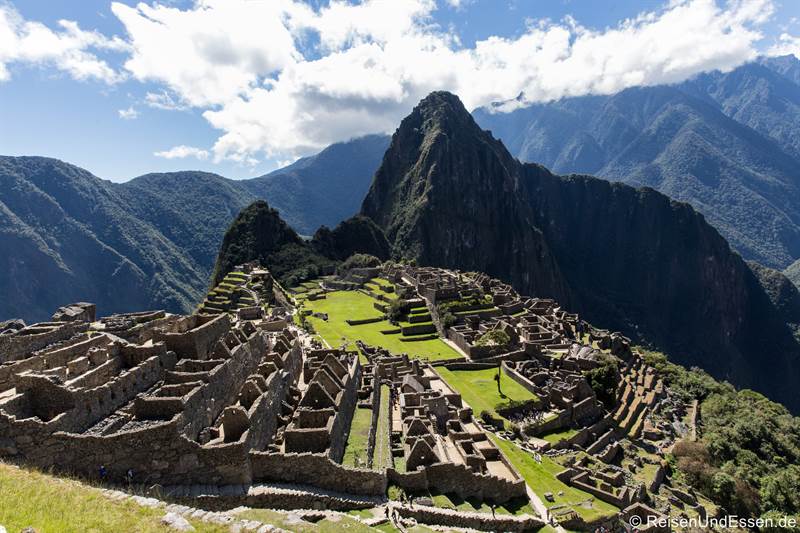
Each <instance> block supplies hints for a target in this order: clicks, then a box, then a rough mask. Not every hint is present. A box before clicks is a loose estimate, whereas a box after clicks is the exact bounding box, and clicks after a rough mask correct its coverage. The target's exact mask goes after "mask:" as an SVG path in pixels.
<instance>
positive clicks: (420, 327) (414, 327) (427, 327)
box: [400, 324, 436, 335]
mask: <svg viewBox="0 0 800 533" xmlns="http://www.w3.org/2000/svg"><path fill="white" fill-rule="evenodd" d="M400 330H401V331H402V332H403V335H424V334H425V333H435V332H436V326H434V325H433V324H411V325H410V326H402V327H401V328H400Z"/></svg>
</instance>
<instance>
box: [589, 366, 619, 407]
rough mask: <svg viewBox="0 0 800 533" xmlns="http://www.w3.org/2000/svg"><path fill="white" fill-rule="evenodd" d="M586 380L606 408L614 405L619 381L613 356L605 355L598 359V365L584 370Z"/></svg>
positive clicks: (617, 367)
mask: <svg viewBox="0 0 800 533" xmlns="http://www.w3.org/2000/svg"><path fill="white" fill-rule="evenodd" d="M584 376H586V381H588V382H589V385H590V386H591V387H592V390H593V391H594V394H595V396H597V399H598V400H600V401H601V402H603V405H605V406H606V407H607V408H609V409H611V408H613V407H614V403H615V402H616V393H617V384H618V383H619V380H620V377H619V364H618V363H617V360H616V359H615V358H614V357H610V356H606V357H604V358H603V359H602V360H601V361H600V366H598V367H597V368H593V369H591V370H587V371H586V372H584Z"/></svg>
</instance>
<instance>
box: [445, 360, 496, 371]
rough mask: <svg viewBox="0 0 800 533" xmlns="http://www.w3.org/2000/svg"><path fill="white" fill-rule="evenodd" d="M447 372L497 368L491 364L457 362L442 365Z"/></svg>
mask: <svg viewBox="0 0 800 533" xmlns="http://www.w3.org/2000/svg"><path fill="white" fill-rule="evenodd" d="M444 366H445V367H447V369H448V370H486V369H487V368H497V365H493V364H491V363H473V362H463V363H462V362H458V363H447V364H445V365H444Z"/></svg>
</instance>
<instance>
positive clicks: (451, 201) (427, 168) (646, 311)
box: [362, 93, 800, 409]
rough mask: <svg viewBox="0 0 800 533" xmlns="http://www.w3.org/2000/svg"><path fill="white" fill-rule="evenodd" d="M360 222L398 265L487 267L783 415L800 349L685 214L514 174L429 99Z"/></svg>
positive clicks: (525, 170) (620, 190) (594, 184)
mask: <svg viewBox="0 0 800 533" xmlns="http://www.w3.org/2000/svg"><path fill="white" fill-rule="evenodd" d="M362 213H363V214H364V215H366V216H369V217H371V218H372V219H373V220H375V221H376V223H377V224H378V225H379V226H381V227H382V228H383V229H384V230H385V232H386V234H387V237H388V239H389V241H390V242H391V243H392V244H393V247H394V253H395V254H396V255H398V256H403V257H407V258H414V259H417V260H418V261H419V262H420V263H421V264H430V265H440V266H447V267H456V268H461V269H465V270H471V269H474V270H483V271H486V272H488V273H490V274H492V275H494V276H497V277H500V278H503V279H505V280H507V281H509V282H511V283H512V284H514V285H515V287H516V288H517V289H518V290H520V292H523V293H528V294H537V295H543V296H553V297H556V298H558V299H559V300H560V301H562V302H566V305H567V307H569V308H571V309H574V310H575V311H579V312H581V313H582V314H583V315H584V317H585V318H587V319H589V320H590V321H592V322H594V323H597V324H599V325H603V326H607V327H610V328H615V329H621V330H623V331H625V332H626V333H628V334H629V335H631V336H633V337H635V338H637V339H639V340H642V341H646V342H650V343H652V344H654V345H656V346H657V347H659V348H661V349H664V350H665V351H667V352H668V353H670V354H671V355H672V356H673V358H674V359H676V360H677V361H679V362H681V363H684V364H688V365H698V366H701V367H703V368H705V369H707V370H708V371H709V372H711V373H713V374H714V375H715V376H717V377H720V378H725V379H730V380H731V381H733V382H735V383H737V384H739V385H742V386H748V387H753V388H756V389H758V390H761V391H763V392H765V393H767V394H770V395H771V396H772V397H773V398H776V399H779V400H781V401H783V402H785V403H787V404H788V405H790V406H791V407H792V408H794V409H797V408H798V407H800V401H798V398H797V397H796V395H795V394H794V393H793V382H796V380H797V378H798V376H800V373H798V360H797V355H796V354H798V353H800V350H799V349H798V346H797V344H796V343H795V341H794V339H793V337H792V335H791V333H790V331H789V330H788V328H787V327H786V324H785V322H784V321H783V320H782V319H781V317H780V313H779V311H778V310H777V309H776V308H775V306H774V305H773V304H772V303H771V302H770V300H769V298H768V297H767V295H766V293H765V292H764V290H763V289H762V287H761V286H760V285H759V283H758V280H757V279H756V277H755V276H754V275H753V273H752V271H751V270H750V269H749V268H748V267H747V265H746V264H745V263H744V262H743V261H742V260H741V258H740V257H739V256H738V255H737V254H735V253H734V252H732V251H731V249H730V247H729V246H728V244H727V242H726V241H725V240H724V239H723V238H722V237H721V236H720V235H719V233H717V231H716V230H715V229H714V228H712V227H711V226H710V225H709V224H708V223H707V222H706V221H705V219H704V218H703V216H702V215H700V214H698V213H697V212H695V211H694V209H692V208H691V207H690V206H689V205H688V204H684V203H680V202H675V201H672V200H670V199H669V198H668V197H666V196H664V195H663V194H660V193H658V192H656V191H654V190H652V189H647V188H644V189H634V188H632V187H630V186H627V185H622V184H619V183H617V184H612V183H609V182H606V181H603V180H599V179H596V178H592V177H588V176H568V177H561V176H556V175H554V174H552V173H551V172H549V171H548V170H547V169H545V168H544V167H541V166H539V165H533V164H526V165H523V164H521V163H519V162H518V161H517V160H515V159H514V158H513V157H511V155H510V154H509V153H508V152H507V150H506V149H505V147H504V146H503V145H502V143H500V142H499V141H496V140H495V139H493V138H492V136H491V134H489V133H488V132H485V131H482V130H480V128H479V127H478V126H477V125H476V124H475V123H474V122H473V121H472V118H471V117H470V115H469V114H468V113H467V112H466V110H465V109H464V108H463V106H461V105H460V102H458V99H457V98H456V97H455V96H453V95H449V94H446V93H434V94H432V95H431V96H429V97H428V98H426V99H425V100H423V101H422V102H421V103H420V104H419V105H418V106H417V108H415V109H414V111H413V112H412V113H411V115H409V117H407V118H406V119H405V120H404V121H403V122H402V124H401V126H400V128H399V129H398V130H397V132H396V133H395V134H394V137H393V138H392V144H391V145H390V147H389V150H388V151H387V153H386V156H385V157H384V161H383V165H382V167H381V168H380V169H379V170H378V172H377V174H376V176H375V180H374V182H373V185H372V188H371V190H370V192H369V193H368V194H367V197H366V199H365V201H364V204H363V207H362Z"/></svg>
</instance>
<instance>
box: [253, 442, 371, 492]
mask: <svg viewBox="0 0 800 533" xmlns="http://www.w3.org/2000/svg"><path fill="white" fill-rule="evenodd" d="M250 464H251V467H252V471H253V481H254V482H258V481H281V482H287V483H302V484H308V485H313V486H315V487H320V488H323V489H328V490H336V491H341V492H347V493H350V494H359V495H368V496H381V495H384V494H386V487H387V476H386V472H377V471H373V470H361V469H354V468H345V467H343V466H342V465H340V464H337V463H334V462H333V461H331V459H330V458H329V457H328V456H327V455H325V454H313V453H298V454H277V453H268V452H251V453H250Z"/></svg>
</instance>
